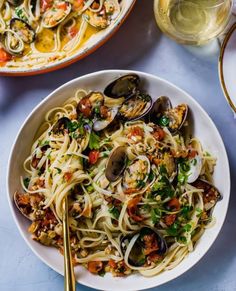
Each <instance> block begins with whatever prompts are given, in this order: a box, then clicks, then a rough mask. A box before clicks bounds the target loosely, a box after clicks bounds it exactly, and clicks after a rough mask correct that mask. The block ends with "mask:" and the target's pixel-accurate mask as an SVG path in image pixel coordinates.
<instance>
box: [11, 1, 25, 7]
mask: <svg viewBox="0 0 236 291" xmlns="http://www.w3.org/2000/svg"><path fill="white" fill-rule="evenodd" d="M7 1H8V2H9V3H10V4H11V5H12V6H14V7H17V6H20V5H21V4H22V3H23V2H24V1H23V0H7Z"/></svg>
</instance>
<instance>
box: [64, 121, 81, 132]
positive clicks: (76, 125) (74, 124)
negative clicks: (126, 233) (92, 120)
mask: <svg viewBox="0 0 236 291" xmlns="http://www.w3.org/2000/svg"><path fill="white" fill-rule="evenodd" d="M79 127H80V124H79V123H78V122H77V121H70V122H68V124H67V128H68V130H69V132H74V131H76V129H78V128H79Z"/></svg>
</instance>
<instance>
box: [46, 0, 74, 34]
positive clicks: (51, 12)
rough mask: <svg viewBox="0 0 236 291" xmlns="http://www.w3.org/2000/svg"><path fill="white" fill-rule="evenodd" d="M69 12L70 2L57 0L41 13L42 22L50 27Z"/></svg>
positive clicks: (60, 20) (59, 21)
mask: <svg viewBox="0 0 236 291" xmlns="http://www.w3.org/2000/svg"><path fill="white" fill-rule="evenodd" d="M70 12H71V4H70V3H69V2H67V1H57V2H55V3H54V5H53V6H52V7H51V8H49V9H48V10H47V11H46V12H45V13H44V15H43V19H42V24H43V27H45V28H52V27H55V26H57V25H58V24H59V23H61V22H62V21H63V20H64V19H65V18H66V17H67V16H68V15H69V14H70Z"/></svg>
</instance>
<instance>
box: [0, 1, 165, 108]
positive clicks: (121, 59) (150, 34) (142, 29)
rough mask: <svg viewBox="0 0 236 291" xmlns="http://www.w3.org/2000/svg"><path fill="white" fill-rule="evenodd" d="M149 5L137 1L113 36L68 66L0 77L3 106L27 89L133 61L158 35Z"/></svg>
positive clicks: (54, 84)
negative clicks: (26, 75) (40, 72)
mask: <svg viewBox="0 0 236 291" xmlns="http://www.w3.org/2000/svg"><path fill="white" fill-rule="evenodd" d="M152 5H153V3H152V1H146V3H145V7H143V2H141V1H137V3H136V5H135V7H134V10H133V11H132V12H131V14H130V16H129V17H128V19H127V21H126V22H125V23H124V24H123V25H122V27H121V28H120V30H119V31H118V32H117V34H116V35H115V36H113V37H112V38H111V39H110V40H109V41H108V42H107V43H106V44H105V45H103V46H102V47H101V48H99V49H98V50H97V51H96V52H95V53H93V54H92V55H90V56H88V57H87V58H85V59H83V60H81V61H79V62H77V63H75V64H73V65H71V66H69V67H67V68H64V69H61V70H59V71H56V72H51V73H47V74H44V75H39V76H32V77H14V78H10V77H3V78H1V80H0V87H1V88H2V90H1V92H2V95H3V96H0V97H1V99H2V100H3V101H2V100H0V101H1V103H2V106H1V105H0V106H1V107H2V110H3V109H4V110H5V109H6V108H7V107H9V106H10V104H11V102H14V99H16V98H18V97H20V95H21V94H23V93H24V92H25V91H27V90H33V89H43V88H45V89H51V90H53V89H55V88H57V87H58V86H60V85H61V84H63V83H65V82H67V81H69V80H71V79H73V78H76V77H78V76H81V75H83V74H87V73H90V72H93V71H97V70H104V69H129V68H130V66H132V63H134V62H137V61H139V60H142V58H143V57H144V56H145V54H147V53H149V51H150V50H151V49H152V47H154V46H155V45H156V43H157V42H158V39H159V35H160V33H159V31H158V29H157V26H156V23H155V20H154V15H153V9H152ZM144 9H145V13H144V12H143V10H144ZM4 90H5V92H4ZM1 92H0V94H1ZM1 103H0V104H1ZM0 110H1V108H0ZM2 110H1V111H2Z"/></svg>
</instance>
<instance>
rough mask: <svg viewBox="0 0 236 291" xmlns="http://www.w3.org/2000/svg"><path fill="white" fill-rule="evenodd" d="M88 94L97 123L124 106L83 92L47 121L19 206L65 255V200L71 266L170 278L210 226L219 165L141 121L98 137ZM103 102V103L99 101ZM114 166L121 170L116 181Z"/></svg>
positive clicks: (42, 237) (36, 232) (195, 144)
mask: <svg viewBox="0 0 236 291" xmlns="http://www.w3.org/2000/svg"><path fill="white" fill-rule="evenodd" d="M91 94H92V95H91ZM93 94H94V95H95V96H96V98H97V99H96V98H95V97H94V96H93ZM99 94H100V95H99ZM87 96H90V97H91V96H93V98H94V100H93V104H95V105H94V106H95V107H93V110H94V112H96V114H97V116H98V115H99V114H100V118H101V119H102V118H103V117H104V116H103V117H102V113H103V115H104V112H102V111H104V110H105V108H106V110H108V111H109V109H110V108H114V107H115V108H119V106H121V103H122V102H123V101H121V99H120V98H118V99H111V98H109V97H106V96H103V94H102V93H98V92H92V93H89V92H86V91H85V90H82V89H79V90H78V91H77V92H76V93H75V95H74V96H72V97H71V98H69V99H68V100H67V102H66V103H65V104H64V105H62V106H59V107H55V108H53V109H51V110H50V111H49V112H48V113H47V114H46V116H45V121H44V123H43V124H42V125H41V127H40V129H39V130H38V133H40V134H39V137H38V138H36V140H35V142H34V143H33V145H32V148H31V152H30V154H29V157H28V158H27V159H26V160H25V163H24V170H25V173H26V175H25V177H24V178H23V177H21V184H22V188H23V189H24V192H25V193H19V192H17V193H16V201H17V204H18V207H19V208H20V209H21V211H22V212H23V213H24V214H25V215H27V217H29V218H30V219H31V220H32V224H31V226H30V228H29V231H30V232H31V233H32V237H33V239H34V240H36V241H38V242H40V243H42V244H44V245H50V246H55V247H57V248H58V249H59V250H62V248H63V240H62V215H63V199H64V198H65V197H66V196H67V197H68V203H69V208H68V209H69V210H68V211H69V224H70V233H71V248H72V256H73V262H74V264H81V265H84V266H85V267H86V268H88V270H89V271H90V272H92V273H95V274H99V275H103V274H104V273H105V272H111V273H112V274H113V275H114V276H125V275H128V274H130V273H132V272H139V273H141V274H142V275H143V276H147V277H149V276H155V275H157V274H159V273H160V272H163V271H167V270H170V269H172V268H174V267H175V266H177V265H178V264H179V263H180V262H181V261H182V260H183V259H184V258H185V257H186V256H187V255H188V253H189V252H192V251H194V246H195V243H196V242H197V241H198V240H199V239H200V237H201V236H202V234H203V233H204V232H205V228H206V227H209V226H210V224H212V223H213V219H212V217H211V212H212V209H213V206H214V205H215V203H216V201H217V199H216V197H215V196H214V195H213V194H214V193H213V192H214V191H213V190H215V188H214V187H213V186H211V184H210V182H211V179H212V174H213V170H214V166H215V163H216V160H215V159H214V158H213V157H212V156H211V155H210V154H209V153H207V152H206V151H205V150H204V149H203V148H202V145H201V142H200V141H199V140H198V139H197V138H195V137H194V138H187V137H185V136H184V135H183V134H182V133H181V132H182V131H178V132H175V133H173V132H171V130H170V128H168V126H165V125H163V124H162V125H160V124H159V125H157V124H155V123H153V122H150V121H146V120H145V119H138V120H134V121H125V122H124V121H122V120H121V119H116V120H115V122H114V120H113V122H112V123H110V124H109V126H107V127H106V128H104V129H103V130H100V131H94V124H95V123H94V119H92V118H91V117H90V118H89V117H86V114H87V113H86V109H87V108H86V106H87V105H85V102H84V101H85V100H87V99H86V98H87ZM99 96H103V97H104V103H97V100H98V97H99ZM95 99H96V100H95ZM81 104H82V105H83V106H81ZM78 108H80V109H81V108H82V109H83V110H82V109H81V111H79V110H78ZM90 109H91V108H90ZM90 113H91V112H90ZM87 116H88V114H87ZM162 122H163V120H162ZM185 127H187V124H185ZM111 162H112V163H111ZM114 163H117V165H118V168H119V167H120V166H121V164H122V163H123V167H124V168H123V169H121V168H120V169H119V170H117V169H116V170H117V171H118V174H117V173H113V168H112V167H113V166H114ZM119 171H120V172H119ZM196 172H198V174H197V178H196V179H195V178H194V177H193V176H194V174H196ZM111 174H112V175H116V176H117V177H116V178H114V177H113V178H114V179H113V178H110V177H111ZM108 178H109V179H110V180H112V179H113V180H114V181H110V180H109V179H108ZM191 179H192V180H194V179H195V181H193V182H192V181H191ZM204 181H205V182H204ZM207 181H208V182H207ZM206 185H207V186H206ZM207 187H208V188H207Z"/></svg>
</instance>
